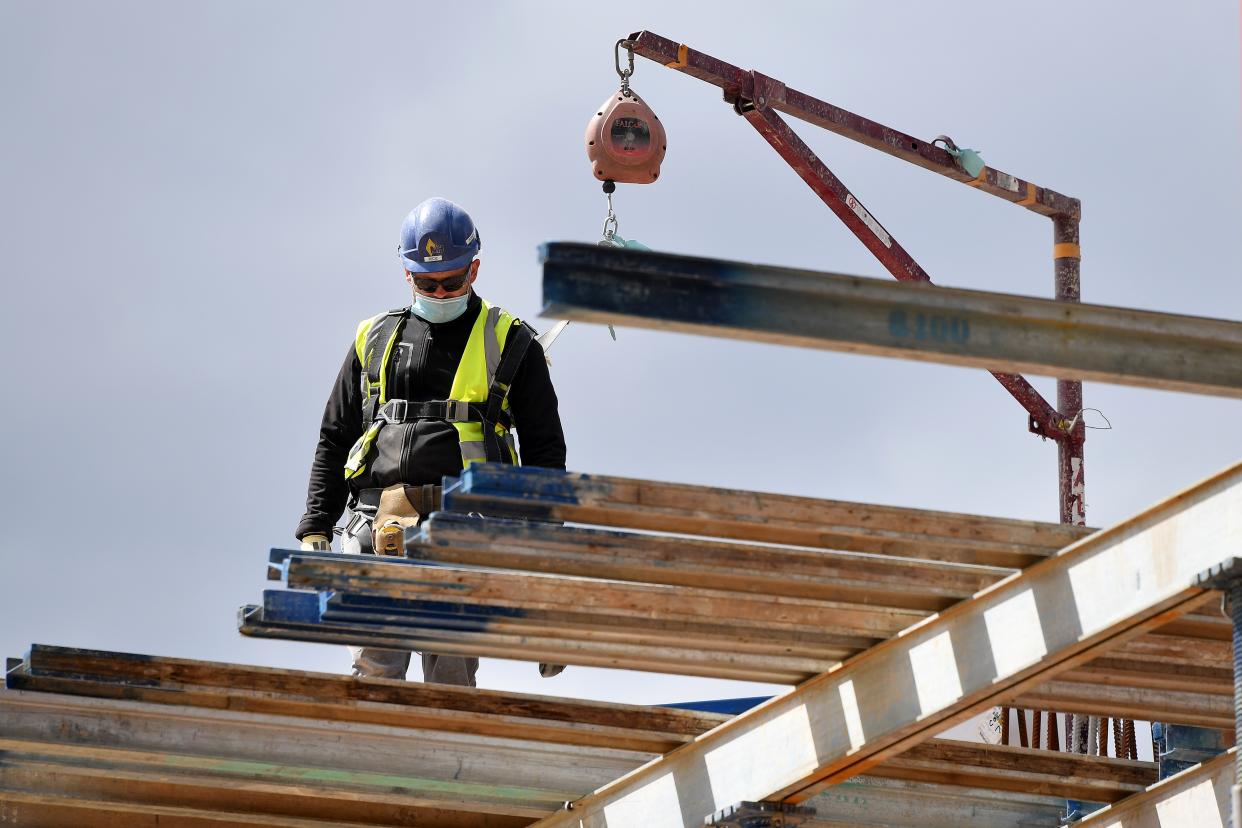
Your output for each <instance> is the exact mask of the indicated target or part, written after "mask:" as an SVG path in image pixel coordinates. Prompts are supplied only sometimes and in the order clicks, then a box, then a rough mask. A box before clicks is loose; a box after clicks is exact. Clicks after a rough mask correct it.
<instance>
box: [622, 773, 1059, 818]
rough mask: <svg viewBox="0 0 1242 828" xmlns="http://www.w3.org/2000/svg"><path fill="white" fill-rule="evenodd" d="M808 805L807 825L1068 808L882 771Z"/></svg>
mask: <svg viewBox="0 0 1242 828" xmlns="http://www.w3.org/2000/svg"><path fill="white" fill-rule="evenodd" d="M805 804H806V805H809V806H811V807H813V808H815V809H816V811H817V815H816V817H815V818H814V819H812V820H810V821H809V822H806V823H804V824H803V828H931V827H932V826H934V827H935V828H949V826H952V828H1015V826H1022V828H1036V826H1038V827H1039V828H1052V827H1053V826H1057V825H1060V823H1061V819H1060V817H1061V815H1062V814H1064V813H1065V800H1064V799H1059V798H1053V797H1047V796H1037V795H1034V794H1029V793H1015V792H1012V791H1006V792H1003V793H1001V792H993V791H983V790H976V789H971V788H960V787H956V786H949V785H933V784H929V783H926V782H910V781H906V780H902V779H887V778H880V777H876V776H855V777H854V778H852V779H850V780H849V781H847V782H844V783H841V784H839V785H833V786H832V787H831V788H829V789H828V790H827V791H825V792H824V793H822V794H819V795H818V796H816V797H814V798H812V799H810V800H808V801H807V802H806V803H805ZM657 824H658V823H657ZM615 828H621V826H615Z"/></svg>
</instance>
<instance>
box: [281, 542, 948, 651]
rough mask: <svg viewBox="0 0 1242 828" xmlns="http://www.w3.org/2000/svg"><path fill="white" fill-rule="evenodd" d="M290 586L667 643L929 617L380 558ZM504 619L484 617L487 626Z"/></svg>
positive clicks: (827, 631)
mask: <svg viewBox="0 0 1242 828" xmlns="http://www.w3.org/2000/svg"><path fill="white" fill-rule="evenodd" d="M285 581H286V583H287V584H288V586H289V587H290V588H291V589H311V590H317V591H320V592H338V593H347V594H349V595H371V596H380V597H387V598H393V599H398V600H410V601H428V602H444V603H451V604H455V605H456V604H460V605H464V606H471V607H479V608H512V609H513V610H514V612H513V613H511V614H508V617H511V618H518V619H521V620H526V621H533V620H534V619H537V618H540V617H543V616H542V615H541V614H542V613H548V614H549V615H551V616H552V617H553V620H554V622H559V621H560V620H561V618H560V617H558V616H556V615H555V614H556V613H563V614H578V615H581V616H588V617H590V618H593V619H598V620H606V621H607V622H608V623H609V624H615V625H617V626H624V625H626V624H630V623H633V624H635V625H637V626H641V627H643V628H645V629H647V630H648V633H649V634H651V635H658V634H659V630H661V629H663V630H667V631H668V632H669V634H670V635H681V634H682V633H681V630H680V629H679V628H678V625H684V626H685V628H686V629H687V630H689V629H691V625H695V624H702V623H704V622H706V623H707V626H708V627H709V630H707V631H705V632H710V628H712V627H714V628H716V629H721V630H725V632H722V633H721V635H722V637H726V638H727V637H729V636H732V635H734V634H735V633H734V630H732V629H729V628H736V629H738V630H772V631H785V632H789V633H791V634H793V633H797V632H805V633H807V634H809V635H815V636H818V637H820V639H821V640H831V638H832V637H833V636H854V637H862V638H877V639H878V638H887V637H888V636H890V635H893V634H894V633H897V632H899V631H900V630H903V629H905V628H906V627H908V626H910V625H911V624H913V623H915V622H916V621H919V620H921V619H923V618H924V617H926V613H924V612H919V611H916V610H902V609H899V608H894V607H887V606H882V605H881V606H870V605H867V604H861V603H851V602H845V601H823V600H816V599H810V598H794V597H787V596H778V595H762V596H759V595H751V594H746V593H736V592H724V591H720V590H709V589H696V588H689V587H668V586H663V585H659V584H639V583H625V582H619V581H604V580H599V579H594V578H572V577H561V576H545V575H534V574H528V573H520V574H519V573H512V572H492V571H480V570H476V569H456V568H450V567H442V566H422V565H419V564H418V563H416V562H413V561H408V560H403V559H385V558H383V557H381V556H375V555H334V556H331V557H329V556H325V555H320V556H309V555H302V554H299V553H296V552H295V553H292V554H291V555H290V556H289V559H288V564H287V572H286V576H285ZM493 617H495V618H504V617H506V614H505V613H501V612H497V613H490V614H489V613H486V612H485V611H481V612H480V614H479V615H478V617H477V621H478V623H479V624H482V625H484V627H486V625H487V624H489V623H491V622H490V620H489V619H490V618H493Z"/></svg>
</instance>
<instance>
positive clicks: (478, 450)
mask: <svg viewBox="0 0 1242 828" xmlns="http://www.w3.org/2000/svg"><path fill="white" fill-rule="evenodd" d="M408 314H409V309H408V308H398V309H396V310H391V311H388V312H387V313H384V314H380V315H379V316H376V317H373V318H372V319H369V320H367V321H365V322H363V323H362V324H361V325H360V326H359V328H358V336H357V339H356V341H355V349H356V352H357V354H358V359H359V361H360V363H361V365H362V378H361V382H362V398H363V402H362V425H363V434H362V436H361V437H360V438H359V439H358V441H357V442H356V443H354V446H353V448H352V449H350V452H349V456H348V459H347V460H346V463H345V477H346V478H348V479H353V478H356V477H358V476H360V475H361V474H362V473H363V472H365V471H366V468H367V458H368V456H369V455H370V453H371V451H372V449H373V447H374V444H375V439H376V437H377V436H378V435H379V432H380V430H381V429H382V428H383V427H384V426H385V425H386V424H393V425H395V424H400V423H411V422H414V421H416V420H427V419H434V420H445V421H447V422H450V423H452V424H453V425H454V426H455V427H456V428H457V431H458V433H459V442H460V444H461V453H462V466H463V467H464V466H468V465H470V464H471V463H473V462H478V461H481V460H487V461H490V462H501V463H516V462H517V453H516V452H515V451H514V448H513V437H512V435H511V434H510V429H512V427H513V421H512V417H511V415H510V413H509V402H508V395H509V387H510V386H511V385H512V383H513V378H514V376H515V375H516V374H517V370H518V366H519V365H521V363H522V359H523V357H524V356H525V355H526V351H527V349H528V348H529V347H530V344H531V342H533V341H534V339H535V337H534V334H533V333H532V332H531V330H530V328H529V327H527V326H526V325H524V324H522V323H521V321H520V320H518V319H515V318H514V317H513V316H511V315H510V314H509V313H507V312H506V311H504V310H503V309H502V308H500V307H497V306H494V305H490V304H488V303H487V302H486V301H484V302H483V307H482V309H481V310H480V314H479V316H480V317H481V318H480V319H479V320H476V322H475V328H474V329H473V330H472V331H471V334H470V339H469V341H468V342H467V344H466V348H465V350H464V351H463V352H462V358H461V359H462V362H461V363H460V364H459V365H458V367H457V375H456V377H455V378H454V380H453V389H452V391H451V392H450V393H451V394H452V395H453V396H455V397H466V398H470V397H475V398H476V399H449V400H429V401H426V402H415V401H412V400H401V399H396V400H391V399H389V398H388V392H389V387H388V382H389V374H390V371H389V365H390V362H391V358H392V352H393V349H394V347H395V346H396V343H397V342H398V340H399V339H400V338H401V331H402V328H404V326H405V322H406V320H407V319H408ZM480 322H481V323H482V325H481V327H480V324H479V323H480ZM498 329H499V330H498ZM480 336H481V337H482V343H481V345H482V348H481V349H480V348H479V344H480V343H479V342H478V341H477V340H476V338H477V337H480ZM480 350H481V351H482V354H481V356H482V357H483V359H484V361H485V363H486V369H485V377H486V379H485V380H483V382H482V384H481V385H480V383H479V381H478V380H479V379H481V378H482V377H481V376H480V375H479V374H477V372H476V371H474V370H463V369H475V368H477V367H479V366H473V365H471V366H467V365H466V364H465V363H466V362H467V360H472V359H478V357H479V356H480V353H479V352H480ZM464 377H466V378H467V379H463V378H464ZM469 377H474V379H469ZM477 398H481V399H477Z"/></svg>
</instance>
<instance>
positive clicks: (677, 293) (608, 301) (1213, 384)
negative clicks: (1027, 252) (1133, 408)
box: [541, 242, 1242, 397]
mask: <svg viewBox="0 0 1242 828" xmlns="http://www.w3.org/2000/svg"><path fill="white" fill-rule="evenodd" d="M541 255H542V259H543V263H544V270H543V299H544V314H545V315H548V316H554V317H560V318H563V319H573V320H580V321H585V322H599V323H605V322H606V323H610V324H616V325H633V326H635V327H644V328H655V329H660V330H669V331H680V332H683V333H696V334H702V335H709V336H723V337H729V338H733V339H743V340H749V341H754V342H770V343H776V344H783V345H799V346H803V347H811V348H824V349H828V350H837V351H849V352H852V353H860V354H870V355H875V356H888V357H902V358H906V359H914V360H921V361H930V362H943V363H947V364H950V365H963V366H971V367H976V368H986V369H988V370H993V371H1006V372H1024V373H1034V374H1043V375H1045V376H1050V377H1059V378H1061V379H1079V380H1096V381H1100V382H1112V383H1120V384H1124V385H1136V386H1141V387H1146V388H1159V389H1164V390H1170V391H1189V392H1193V393H1199V394H1216V395H1222V396H1229V397H1242V323H1238V322H1231V321H1225V320H1219V319H1207V318H1202V317H1194V316H1181V315H1176V314H1166V313H1154V312H1151V311H1140V310H1133V309H1127V308H1114V307H1107V306H1103V305H1085V304H1077V303H1073V304H1071V303H1065V302H1057V301H1054V300H1049V299H1035V298H1031V297H1025V296H1014V295H1006V294H997V293H986V292H983V291H973V290H961V289H957V288H944V287H932V286H929V285H924V284H902V283H895V282H887V281H881V280H878V279H864V278H860V277H857V276H846V275H842V274H836V273H823V272H818V271H810V270H794V269H792V268H780V267H772V266H767V265H754V264H747V263H744V262H732V261H723V260H718V259H702V258H694V257H689V256H674V255H670V254H666V253H655V252H638V251H629V250H617V249H610V248H602V247H598V246H596V245H588V244H577V243H567V242H554V243H550V244H546V245H544V246H543V248H542V253H541Z"/></svg>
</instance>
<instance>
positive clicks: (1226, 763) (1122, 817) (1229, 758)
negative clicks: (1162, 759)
mask: <svg viewBox="0 0 1242 828" xmlns="http://www.w3.org/2000/svg"><path fill="white" fill-rule="evenodd" d="M1236 750H1237V748H1232V749H1230V751H1229V752H1228V753H1224V754H1221V755H1220V756H1218V757H1216V758H1215V759H1212V760H1211V761H1209V762H1204V763H1203V764H1202V765H1196V766H1195V767H1193V768H1189V769H1187V770H1184V771H1182V772H1181V773H1179V774H1177V775H1175V776H1170V777H1169V778H1168V779H1165V780H1163V781H1161V782H1159V783H1158V784H1156V785H1153V786H1152V787H1151V788H1149V789H1148V790H1147V791H1146V792H1144V793H1141V794H1135V795H1134V796H1132V797H1129V798H1127V799H1124V800H1122V801H1121V802H1118V803H1117V804H1116V805H1113V806H1111V807H1109V808H1105V809H1104V810H1102V811H1097V812H1096V813H1094V814H1091V815H1090V816H1088V817H1087V818H1086V819H1084V820H1082V821H1081V822H1078V823H1075V825H1076V826H1078V828H1172V826H1183V825H1185V826H1194V828H1229V826H1230V825H1232V819H1233V807H1232V804H1231V803H1230V788H1231V787H1232V786H1233V783H1234V753H1235V751H1236Z"/></svg>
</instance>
